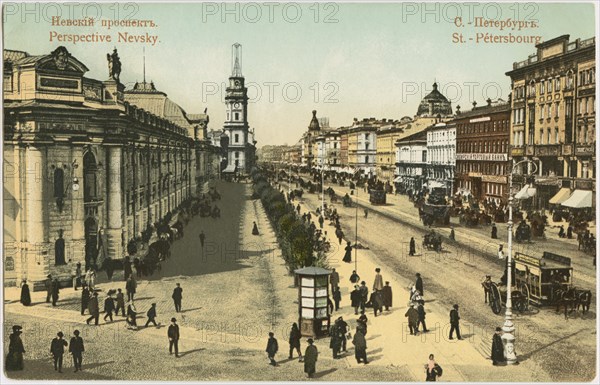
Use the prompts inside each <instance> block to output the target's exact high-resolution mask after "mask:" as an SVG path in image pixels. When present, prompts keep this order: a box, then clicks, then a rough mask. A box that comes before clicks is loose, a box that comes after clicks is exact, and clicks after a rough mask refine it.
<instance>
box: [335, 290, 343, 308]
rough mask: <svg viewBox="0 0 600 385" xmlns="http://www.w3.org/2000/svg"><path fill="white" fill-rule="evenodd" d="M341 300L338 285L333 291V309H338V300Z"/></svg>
mask: <svg viewBox="0 0 600 385" xmlns="http://www.w3.org/2000/svg"><path fill="white" fill-rule="evenodd" d="M341 300H342V292H341V291H340V288H339V286H337V287H336V288H335V290H334V291H333V302H335V311H338V310H340V301H341Z"/></svg>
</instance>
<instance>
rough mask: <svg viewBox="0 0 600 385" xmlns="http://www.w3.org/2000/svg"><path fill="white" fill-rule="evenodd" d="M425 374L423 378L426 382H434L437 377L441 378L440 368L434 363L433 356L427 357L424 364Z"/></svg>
mask: <svg viewBox="0 0 600 385" xmlns="http://www.w3.org/2000/svg"><path fill="white" fill-rule="evenodd" d="M425 373H427V376H426V377H425V381H427V382H431V381H434V382H435V381H436V378H437V377H441V376H442V367H441V366H439V365H438V364H437V363H436V362H435V360H434V357H433V354H430V355H429V361H428V362H427V363H426V364H425Z"/></svg>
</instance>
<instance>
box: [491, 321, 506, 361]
mask: <svg viewBox="0 0 600 385" xmlns="http://www.w3.org/2000/svg"><path fill="white" fill-rule="evenodd" d="M501 333H502V328H500V327H497V328H496V333H494V336H493V337H492V364H493V365H498V364H500V363H504V362H506V358H505V357H504V344H503V343H502V337H501V335H502V334H501Z"/></svg>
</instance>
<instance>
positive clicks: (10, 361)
mask: <svg viewBox="0 0 600 385" xmlns="http://www.w3.org/2000/svg"><path fill="white" fill-rule="evenodd" d="M22 329H23V328H22V327H21V326H19V325H13V327H12V330H13V332H12V333H11V334H10V335H9V336H8V340H9V343H8V354H7V355H6V361H4V365H5V366H4V368H5V369H6V371H7V372H12V371H16V370H23V367H24V366H23V353H25V348H24V347H23V340H21V333H22V331H21V330H22Z"/></svg>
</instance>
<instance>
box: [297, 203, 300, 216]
mask: <svg viewBox="0 0 600 385" xmlns="http://www.w3.org/2000/svg"><path fill="white" fill-rule="evenodd" d="M296 211H297V212H298V214H300V203H298V206H296Z"/></svg>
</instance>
